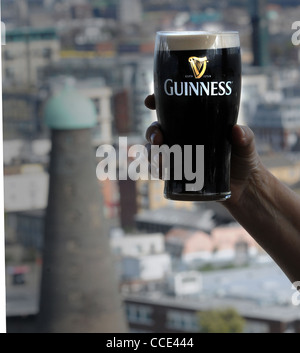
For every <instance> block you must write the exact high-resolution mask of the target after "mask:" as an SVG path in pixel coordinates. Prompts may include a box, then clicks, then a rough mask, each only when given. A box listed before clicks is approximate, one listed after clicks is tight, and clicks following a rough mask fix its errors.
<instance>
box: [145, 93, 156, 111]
mask: <svg viewBox="0 0 300 353" xmlns="http://www.w3.org/2000/svg"><path fill="white" fill-rule="evenodd" d="M145 106H146V107H147V108H149V109H151V110H155V108H156V107H155V97H154V94H151V95H150V96H148V97H147V98H146V99H145Z"/></svg>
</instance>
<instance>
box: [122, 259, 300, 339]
mask: <svg viewBox="0 0 300 353" xmlns="http://www.w3.org/2000/svg"><path fill="white" fill-rule="evenodd" d="M191 275H193V273H192V274H191ZM185 276H186V277H185ZM199 276H200V277H199V282H197V281H195V280H194V281H191V283H193V285H191V286H186V287H185V290H184V291H185V292H184V296H183V297H182V296H180V295H177V296H175V295H174V293H173V295H171V293H170V292H169V294H167V292H166V291H163V290H162V289H160V290H156V291H153V292H148V293H147V292H145V291H141V292H134V293H133V292H131V293H130V292H124V293H123V300H124V303H125V307H126V313H127V320H128V323H129V328H130V331H131V332H148V333H171V332H172V333H191V332H200V330H201V321H200V318H199V314H200V313H202V312H207V311H209V310H218V309H226V308H233V309H235V310H236V311H237V312H238V313H239V315H240V316H241V317H242V318H243V319H244V321H245V325H244V332H245V333H285V332H289V333H292V332H294V333H299V332H300V314H299V310H298V308H297V307H296V306H294V305H292V295H293V291H291V284H290V282H289V280H288V279H287V278H286V276H285V275H284V274H283V273H282V271H281V270H280V269H279V268H278V267H277V265H275V264H274V263H273V262H271V263H270V262H269V263H268V264H265V265H255V266H250V267H249V268H244V269H234V270H220V271H213V272H207V273H201V275H199ZM183 278H186V279H189V277H188V273H186V274H184V277H183ZM183 282H184V280H183ZM188 283H189V281H187V284H188ZM197 283H198V286H199V287H198V288H199V290H198V291H195V285H196V284H197ZM186 296H188V299H187V298H186Z"/></svg>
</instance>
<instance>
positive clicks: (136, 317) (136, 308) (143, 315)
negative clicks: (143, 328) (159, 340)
mask: <svg viewBox="0 0 300 353" xmlns="http://www.w3.org/2000/svg"><path fill="white" fill-rule="evenodd" d="M152 312H153V309H152V308H151V307H150V306H146V305H138V304H127V305H126V315H127V320H128V322H129V323H139V324H143V325H151V324H152V323H153V319H152Z"/></svg>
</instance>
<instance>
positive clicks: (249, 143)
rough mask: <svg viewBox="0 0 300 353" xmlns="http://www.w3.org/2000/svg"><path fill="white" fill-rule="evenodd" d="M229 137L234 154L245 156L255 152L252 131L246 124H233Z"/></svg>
mask: <svg viewBox="0 0 300 353" xmlns="http://www.w3.org/2000/svg"><path fill="white" fill-rule="evenodd" d="M231 138H232V150H233V153H234V154H235V155H237V156H239V157H244V158H247V157H251V156H253V154H256V148H255V138H254V133H253V131H252V130H251V129H250V128H249V127H248V126H241V125H235V126H234V127H233V129H232V136H231Z"/></svg>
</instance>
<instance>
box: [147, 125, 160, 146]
mask: <svg viewBox="0 0 300 353" xmlns="http://www.w3.org/2000/svg"><path fill="white" fill-rule="evenodd" d="M146 140H147V141H148V142H150V143H151V144H152V145H158V146H161V145H162V144H163V134H162V132H161V129H160V125H159V123H158V122H157V121H155V122H154V123H152V124H151V125H150V126H149V127H148V129H147V131H146Z"/></svg>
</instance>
